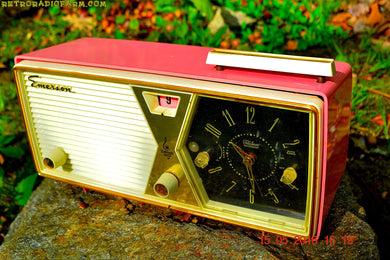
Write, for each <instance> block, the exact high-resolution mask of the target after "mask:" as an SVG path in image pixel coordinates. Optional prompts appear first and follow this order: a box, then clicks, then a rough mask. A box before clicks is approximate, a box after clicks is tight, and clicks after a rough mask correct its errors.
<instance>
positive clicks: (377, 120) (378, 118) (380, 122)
mask: <svg viewBox="0 0 390 260" xmlns="http://www.w3.org/2000/svg"><path fill="white" fill-rule="evenodd" d="M371 121H372V122H374V123H376V124H378V125H382V126H384V125H385V124H384V122H383V117H382V115H377V116H376V117H374V118H373V119H371ZM386 121H387V122H389V121H390V114H388V115H387V116H386Z"/></svg>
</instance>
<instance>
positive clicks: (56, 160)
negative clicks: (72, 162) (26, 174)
mask: <svg viewBox="0 0 390 260" xmlns="http://www.w3.org/2000/svg"><path fill="white" fill-rule="evenodd" d="M67 159H68V155H67V154H66V153H65V152H64V150H63V149H62V148H60V147H55V148H54V149H52V150H51V151H50V152H49V153H47V154H46V155H45V156H44V159H43V164H44V165H45V166H46V167H47V168H48V169H51V170H52V169H56V168H58V167H60V166H62V165H64V164H65V162H66V160H67Z"/></svg>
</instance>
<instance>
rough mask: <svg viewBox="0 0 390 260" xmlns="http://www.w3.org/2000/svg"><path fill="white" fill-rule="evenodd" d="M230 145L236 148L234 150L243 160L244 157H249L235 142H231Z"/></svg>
mask: <svg viewBox="0 0 390 260" xmlns="http://www.w3.org/2000/svg"><path fill="white" fill-rule="evenodd" d="M229 144H231V145H232V146H233V148H234V150H235V151H236V152H237V153H238V154H239V155H240V156H241V158H243V159H244V157H245V156H246V155H247V154H246V153H245V152H244V150H242V149H241V148H240V147H239V146H238V145H236V144H235V143H233V142H231V141H230V142H229Z"/></svg>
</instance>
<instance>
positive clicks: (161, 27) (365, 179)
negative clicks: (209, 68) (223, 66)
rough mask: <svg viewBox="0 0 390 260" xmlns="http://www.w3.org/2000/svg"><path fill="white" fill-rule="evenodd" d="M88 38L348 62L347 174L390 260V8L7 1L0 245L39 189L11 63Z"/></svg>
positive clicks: (345, 2)
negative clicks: (24, 55) (350, 89)
mask: <svg viewBox="0 0 390 260" xmlns="http://www.w3.org/2000/svg"><path fill="white" fill-rule="evenodd" d="M60 3H65V4H67V5H69V6H59V5H60ZM81 37H102V38H116V39H128V40H141V41H158V42H169V43H176V44H186V45H198V46H208V47H219V48H228V49H238V50H251V51H260V52H269V53H284V54H293V55H305V56H314V57H326V58H333V59H335V60H338V61H344V62H348V63H349V64H350V65H351V66H352V68H353V72H354V80H353V98H352V111H353V112H352V124H351V137H350V149H349V158H348V163H347V171H346V174H349V175H350V177H351V180H352V183H351V185H352V186H353V190H354V193H355V195H356V196H357V197H358V199H359V203H360V204H361V205H362V206H364V208H365V210H366V212H367V221H368V223H369V224H370V225H371V226H372V227H373V228H374V230H375V231H376V233H377V235H378V245H379V248H380V250H381V254H382V256H385V255H387V256H388V255H390V254H389V251H388V250H389V249H388V248H386V245H388V244H389V243H390V238H389V235H388V234H390V220H389V219H390V218H389V216H390V214H389V212H390V199H389V196H390V195H389V194H388V191H389V190H390V142H389V140H390V79H389V75H390V0H359V1H358V0H340V1H326V0H301V1H298V0H284V1H283V0H132V1H131V0H126V1H111V2H109V1H104V0H96V1H21V0H20V1H18V0H11V1H3V0H1V1H0V39H1V40H0V244H1V243H2V241H3V238H4V236H5V235H6V233H7V231H8V229H9V225H10V223H12V220H13V219H14V218H15V217H16V216H17V214H18V212H20V210H22V208H23V205H25V204H26V203H27V201H28V199H29V197H30V194H31V192H32V191H33V189H34V188H35V187H36V186H37V185H39V183H40V181H41V180H40V178H39V177H37V175H36V172H35V169H34V166H33V162H32V158H31V155H30V150H29V147H28V144H27V140H26V136H25V129H24V125H23V121H22V119H21V113H20V108H19V105H18V100H17V93H16V89H15V84H14V81H13V78H12V68H13V65H14V61H13V59H14V57H15V56H16V55H18V54H22V53H27V52H31V51H35V50H38V49H42V48H45V47H49V46H52V45H55V44H59V43H63V42H67V41H71V40H75V39H78V38H81ZM387 247H388V246H387ZM386 250H387V251H386Z"/></svg>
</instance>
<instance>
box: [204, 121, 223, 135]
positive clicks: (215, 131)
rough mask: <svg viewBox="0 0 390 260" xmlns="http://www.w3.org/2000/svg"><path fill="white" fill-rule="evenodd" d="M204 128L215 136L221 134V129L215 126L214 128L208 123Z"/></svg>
mask: <svg viewBox="0 0 390 260" xmlns="http://www.w3.org/2000/svg"><path fill="white" fill-rule="evenodd" d="M204 129H205V130H206V131H207V132H209V133H210V134H212V135H214V136H215V137H217V138H219V137H220V136H221V134H222V133H221V131H219V130H218V129H217V128H215V126H213V125H212V124H209V123H207V124H206V127H205V128H204Z"/></svg>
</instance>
